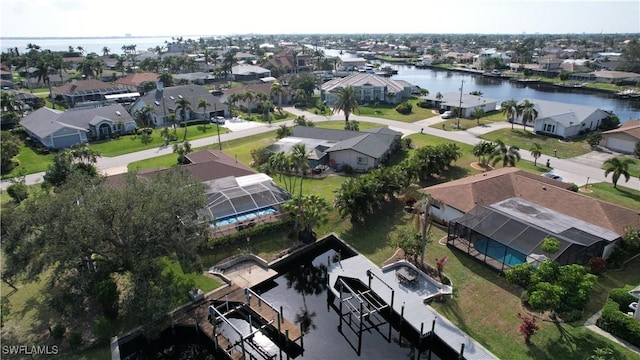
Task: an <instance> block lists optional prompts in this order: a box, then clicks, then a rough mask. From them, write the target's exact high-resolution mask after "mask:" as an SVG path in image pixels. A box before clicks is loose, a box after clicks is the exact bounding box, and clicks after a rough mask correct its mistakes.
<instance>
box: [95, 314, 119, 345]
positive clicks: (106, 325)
mask: <svg viewBox="0 0 640 360" xmlns="http://www.w3.org/2000/svg"><path fill="white" fill-rule="evenodd" d="M119 332H120V330H119V329H118V326H117V324H116V322H114V321H110V320H107V319H105V318H104V317H102V316H98V317H96V318H95V319H94V320H93V336H95V338H96V341H97V342H98V343H106V342H109V340H111V337H113V336H115V335H118V333H119Z"/></svg>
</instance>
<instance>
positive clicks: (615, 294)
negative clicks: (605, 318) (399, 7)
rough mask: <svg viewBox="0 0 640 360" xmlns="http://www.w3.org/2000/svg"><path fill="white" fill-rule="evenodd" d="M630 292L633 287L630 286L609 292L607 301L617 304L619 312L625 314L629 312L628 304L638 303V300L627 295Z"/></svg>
mask: <svg viewBox="0 0 640 360" xmlns="http://www.w3.org/2000/svg"><path fill="white" fill-rule="evenodd" d="M631 290H633V286H631V285H627V286H625V287H623V288H616V289H613V290H611V291H610V292H609V300H611V301H613V302H615V303H617V304H618V308H619V309H620V311H622V312H627V311H629V304H631V303H632V302H635V301H638V299H636V298H635V297H633V296H631V294H629V291H631Z"/></svg>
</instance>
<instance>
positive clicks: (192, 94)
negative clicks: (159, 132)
mask: <svg viewBox="0 0 640 360" xmlns="http://www.w3.org/2000/svg"><path fill="white" fill-rule="evenodd" d="M179 99H187V100H188V101H189V103H190V104H191V110H188V111H187V112H186V114H185V115H186V119H182V115H181V114H180V113H181V111H180V110H179V109H177V104H176V101H178V100H179ZM200 99H204V100H206V101H207V102H208V103H209V105H207V106H206V108H205V109H202V108H198V103H199V102H200ZM146 105H150V106H151V108H152V109H153V110H152V111H151V114H149V119H148V121H149V122H150V123H152V124H153V125H155V126H166V125H171V120H170V119H169V115H170V114H172V113H175V114H176V121H182V120H194V119H195V120H204V119H211V118H212V117H214V116H224V117H229V107H228V106H227V105H225V104H223V103H222V102H220V100H219V99H218V98H216V97H215V96H213V95H211V93H209V91H208V90H207V89H206V88H205V87H204V86H200V85H193V84H191V85H181V86H171V87H167V88H160V89H158V88H156V89H155V90H152V91H149V92H148V93H146V94H144V95H143V96H141V97H140V98H138V100H136V101H135V102H134V103H133V104H132V105H131V109H130V110H129V111H130V112H131V113H132V114H134V113H135V112H136V111H137V110H142V109H143V108H144V107H145V106H146Z"/></svg>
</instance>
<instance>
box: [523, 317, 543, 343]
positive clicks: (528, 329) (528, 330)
mask: <svg viewBox="0 0 640 360" xmlns="http://www.w3.org/2000/svg"><path fill="white" fill-rule="evenodd" d="M518 319H520V320H522V323H521V324H520V326H519V327H518V331H520V334H522V336H524V342H525V343H527V344H530V343H531V337H532V336H533V335H534V334H535V333H536V331H538V329H539V327H538V324H536V319H535V318H533V317H530V316H524V315H522V314H520V313H518Z"/></svg>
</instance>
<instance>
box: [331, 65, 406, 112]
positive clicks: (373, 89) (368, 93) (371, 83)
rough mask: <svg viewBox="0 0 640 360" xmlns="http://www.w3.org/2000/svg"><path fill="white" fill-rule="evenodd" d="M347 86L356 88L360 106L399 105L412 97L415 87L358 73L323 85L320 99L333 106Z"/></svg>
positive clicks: (402, 82) (385, 78)
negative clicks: (372, 104) (339, 92)
mask: <svg viewBox="0 0 640 360" xmlns="http://www.w3.org/2000/svg"><path fill="white" fill-rule="evenodd" d="M347 86H351V87H353V88H354V90H355V92H356V94H357V98H358V102H359V103H360V104H369V103H375V102H381V103H389V104H397V103H400V102H401V101H403V100H404V99H407V98H409V97H411V91H412V89H413V85H411V84H409V83H408V82H406V81H398V80H392V79H390V78H387V77H383V76H379V75H374V74H367V73H357V74H352V75H349V76H346V77H344V78H335V79H333V80H329V81H327V82H325V83H324V84H322V85H321V86H320V98H321V99H322V101H324V102H325V103H326V104H327V105H329V106H333V104H335V103H336V101H337V100H338V91H339V90H340V89H341V88H344V87H347Z"/></svg>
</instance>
